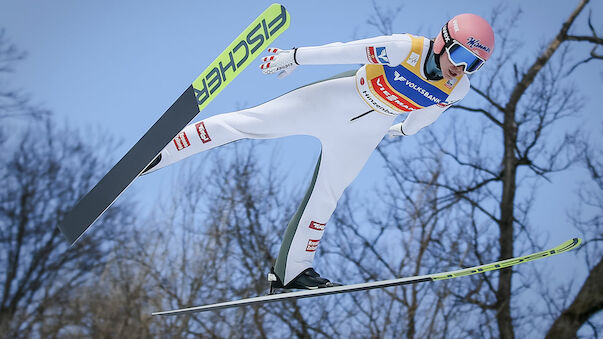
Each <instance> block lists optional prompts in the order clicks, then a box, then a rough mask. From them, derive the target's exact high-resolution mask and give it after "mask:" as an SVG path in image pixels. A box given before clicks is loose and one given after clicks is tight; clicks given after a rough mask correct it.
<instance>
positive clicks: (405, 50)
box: [295, 34, 412, 66]
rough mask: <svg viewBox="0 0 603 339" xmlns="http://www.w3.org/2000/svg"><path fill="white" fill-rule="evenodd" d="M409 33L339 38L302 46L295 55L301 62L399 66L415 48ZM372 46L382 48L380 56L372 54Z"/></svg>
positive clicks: (307, 63) (311, 63)
mask: <svg viewBox="0 0 603 339" xmlns="http://www.w3.org/2000/svg"><path fill="white" fill-rule="evenodd" d="M411 44H412V42H411V38H410V37H409V36H408V34H393V35H386V36H379V37H375V38H370V39H362V40H355V41H350V42H345V43H343V42H335V43H332V44H328V45H323V46H314V47H300V48H298V49H297V52H296V54H295V58H296V61H297V63H298V64H300V65H326V64H369V63H371V64H384V65H390V66H397V65H399V64H400V63H402V61H404V59H405V58H406V57H407V56H408V54H409V53H410V49H411ZM370 48H373V50H372V51H374V50H375V49H377V48H378V49H379V52H380V54H379V56H378V57H377V56H375V55H374V54H373V57H372V58H371V55H370V52H369V50H370Z"/></svg>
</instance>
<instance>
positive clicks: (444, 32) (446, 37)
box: [442, 24, 450, 43]
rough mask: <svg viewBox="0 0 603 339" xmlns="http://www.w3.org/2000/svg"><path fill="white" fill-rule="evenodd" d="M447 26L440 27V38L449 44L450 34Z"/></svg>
mask: <svg viewBox="0 0 603 339" xmlns="http://www.w3.org/2000/svg"><path fill="white" fill-rule="evenodd" d="M446 26H448V24H445V25H444V27H442V36H443V37H444V41H445V42H446V43H449V42H450V34H449V33H448V27H446Z"/></svg>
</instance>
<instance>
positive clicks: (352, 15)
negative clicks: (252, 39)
mask: <svg viewBox="0 0 603 339" xmlns="http://www.w3.org/2000/svg"><path fill="white" fill-rule="evenodd" d="M271 3H272V2H271V1H227V0H224V1H211V2H210V1H170V2H167V1H96V2H92V1H81V0H78V1H76V0H70V1H65V0H63V1H47V2H33V1H8V0H0V27H2V28H5V29H6V32H7V36H8V37H9V38H10V39H12V41H14V42H15V43H16V44H17V45H18V46H19V47H20V48H21V49H22V50H24V51H26V52H27V53H28V57H27V59H26V60H25V61H23V62H21V63H19V64H18V65H17V67H16V70H15V72H14V74H13V75H12V76H11V77H10V78H9V79H7V81H8V82H9V83H10V85H11V86H12V87H14V88H19V89H21V90H22V91H24V92H25V93H28V94H29V95H31V97H32V98H33V101H34V102H36V103H39V104H40V105H42V106H43V107H45V108H47V109H50V110H52V111H53V112H54V113H55V114H56V115H57V116H58V117H59V119H60V120H64V121H66V122H68V123H69V124H70V125H71V126H72V127H75V128H78V129H81V130H82V131H87V130H89V129H93V130H100V131H107V132H109V133H110V134H112V135H114V136H116V137H118V138H120V139H121V140H123V143H122V144H121V146H120V147H119V148H117V149H115V152H114V154H112V157H114V159H113V160H114V161H117V160H118V159H119V158H120V157H121V156H122V155H123V154H124V153H125V152H126V151H127V150H128V149H129V148H130V147H131V146H132V145H133V144H134V143H135V142H136V141H137V140H138V139H139V138H140V137H141V136H142V135H143V134H144V132H146V130H147V129H148V128H149V127H150V126H151V125H152V124H153V123H154V122H155V121H156V120H157V119H158V118H159V116H160V115H161V114H162V113H163V112H164V111H165V109H166V108H167V107H169V105H170V104H171V103H172V102H173V101H174V100H175V99H176V98H177V97H178V96H179V95H180V94H181V92H182V91H183V90H184V89H186V88H187V87H188V85H189V84H190V83H191V82H192V81H193V80H194V79H195V78H196V77H197V75H198V74H199V73H200V72H201V71H202V70H203V69H204V68H205V66H206V65H208V64H209V63H210V62H211V61H212V60H213V59H214V58H215V57H216V56H217V55H218V54H219V53H220V52H221V51H222V50H223V49H224V48H225V47H226V46H227V45H228V44H229V43H230V42H231V41H232V39H233V38H234V37H236V36H237V35H238V34H239V33H240V31H241V30H242V29H243V28H244V27H246V26H247V24H248V23H249V22H251V20H253V18H255V17H256V16H257V15H258V14H259V13H260V12H261V11H262V10H263V9H264V8H266V7H267V6H268V5H269V4H271ZM281 3H282V4H284V5H285V6H286V7H287V9H288V10H289V12H290V14H291V18H292V22H291V26H290V28H289V30H288V31H286V32H285V33H284V34H283V35H282V36H281V37H279V38H278V39H277V41H276V43H275V44H274V45H275V46H276V47H280V48H290V47H293V46H297V47H300V46H308V45H319V44H325V43H330V42H334V41H349V40H353V39H357V38H365V37H370V36H375V35H378V32H377V31H376V30H375V29H374V28H372V27H370V26H369V25H367V24H366V20H367V18H368V16H369V15H372V14H373V11H372V8H371V2H370V1H355V0H338V1H315V0H305V1H282V2H281ZM378 3H379V4H381V5H383V6H385V7H394V6H398V5H402V6H403V10H402V12H401V13H400V15H399V16H398V18H397V20H396V21H395V22H394V27H395V28H396V29H397V30H398V32H399V33H405V32H409V33H415V34H419V35H425V36H433V35H435V33H436V32H437V31H438V30H439V29H440V27H441V26H442V24H443V23H444V22H445V21H446V20H447V19H448V18H450V17H452V16H454V15H455V14H458V13H462V12H473V13H476V14H479V15H482V16H484V17H486V18H488V17H489V16H490V13H491V11H492V9H493V8H494V7H496V6H497V5H499V4H500V3H502V2H493V1H480V2H477V1H456V2H451V1H379V2H378ZM542 3H543V2H541V1H518V0H513V1H504V4H505V5H506V6H507V7H510V8H516V7H518V6H519V5H520V4H521V8H522V9H523V17H522V19H521V21H520V23H519V27H517V28H516V29H517V30H520V31H522V32H525V35H524V38H525V44H524V48H522V49H521V50H518V51H517V53H520V54H521V55H522V56H525V61H526V62H532V61H533V58H534V54H535V53H536V52H537V51H538V49H539V48H540V47H541V46H543V45H544V44H545V43H546V42H547V41H548V39H550V38H552V33H553V32H556V31H557V30H558V29H559V26H560V24H561V22H562V21H563V20H565V19H566V18H567V16H568V15H569V12H570V11H571V10H573V9H574V7H575V6H576V4H577V1H561V0H556V1H547V2H546V7H545V8H543V6H542ZM589 6H590V8H591V9H592V10H593V13H595V23H597V22H600V20H601V18H600V17H597V14H599V13H603V3H602V2H600V1H593V4H590V5H589ZM597 20H599V21H597ZM581 21H582V22H584V20H581ZM545 23H549V24H545ZM578 28H582V29H578V31H579V32H587V30H586V29H584V27H581V26H578ZM574 29H575V30H576V28H574ZM582 50H584V54H583V55H586V53H588V51H589V48H582ZM520 60H521V59H520ZM258 65H259V61H257V60H256V61H255V62H254V63H253V64H252V65H251V66H250V67H249V68H248V69H247V70H245V71H244V72H243V73H242V74H241V75H240V76H239V77H238V78H237V79H236V80H235V81H233V83H231V84H230V85H229V86H228V87H227V88H226V89H225V90H224V91H223V92H222V93H221V94H220V95H219V96H218V97H217V98H216V99H215V100H214V101H213V102H212V103H211V104H210V105H209V106H208V107H207V108H206V110H205V111H204V112H202V113H201V114H200V115H199V116H198V117H197V118H196V119H195V120H200V119H202V117H204V116H209V115H213V114H216V113H221V112H228V111H232V110H235V109H237V108H241V107H247V106H253V105H256V104H259V103H262V102H265V101H267V100H269V99H271V98H274V97H276V96H278V95H280V94H282V93H285V92H287V91H289V90H291V89H293V88H296V87H298V86H301V85H304V84H306V83H309V82H312V81H316V80H319V79H322V78H326V77H328V76H331V75H333V74H336V73H338V72H341V71H345V70H349V69H351V68H353V66H307V67H299V68H298V69H297V70H296V71H295V72H294V73H293V75H292V76H290V77H288V78H286V79H283V80H277V79H276V78H275V77H269V76H264V75H263V74H262V73H261V72H260V71H259V70H258V69H257V67H258ZM486 67H487V66H486ZM567 81H570V82H572V83H575V84H576V86H578V88H579V89H580V90H581V93H582V95H583V96H584V98H585V107H584V114H583V115H582V116H581V118H579V119H575V120H572V121H569V122H568V124H569V125H568V126H567V128H570V127H572V126H575V125H580V124H587V125H588V126H590V127H589V128H587V130H589V131H590V132H593V133H595V132H598V131H599V130H600V129H601V127H602V126H603V125H602V122H603V116H602V115H601V114H600V110H599V107H598V102H597V101H598V100H595V99H594V98H596V97H597V95H599V96H600V93H601V88H602V82H603V65H602V64H601V63H591V64H589V65H588V66H585V67H581V68H579V69H578V71H577V72H576V73H575V74H573V75H572V76H571V77H570V78H568V79H567ZM474 95H475V94H469V96H468V97H467V98H466V100H468V101H469V100H472V96H474ZM443 118H444V117H443ZM440 120H442V119H440ZM438 123H443V122H438ZM599 140H600V139H599ZM268 145H269V146H267V147H266V152H267V154H272V153H273V152H276V154H277V157H278V159H279V162H280V163H281V166H282V168H284V169H285V170H287V171H288V172H290V174H289V176H290V177H291V182H292V183H295V184H300V183H303V182H305V181H306V180H307V179H308V176H309V175H310V173H311V171H312V169H313V166H314V161H315V159H316V155H317V152H318V149H319V145H318V142H317V141H315V140H313V139H312V138H309V137H303V136H295V137H288V138H284V139H280V140H279V141H272V142H270V143H268ZM292 155H294V156H292ZM202 157H203V156H202V155H201V156H198V157H197V159H195V160H191V161H202V160H203V158H202ZM174 167H175V168H174V169H164V170H162V171H159V172H157V173H156V174H154V175H152V176H148V177H145V178H142V179H140V180H138V181H137V182H136V183H135V184H134V185H133V188H134V191H138V192H144V193H145V194H146V195H147V196H149V197H158V196H160V195H161V194H162V189H161V188H162V187H165V185H166V183H170V184H171V183H173V182H174V181H173V180H172V178H173V176H174V174H175V173H176V172H177V166H174ZM381 171H382V164H381V163H380V161H379V159H377V157H376V156H373V157H372V158H371V160H370V161H369V163H368V164H367V166H366V168H365V169H364V170H363V171H362V173H361V174H360V176H359V177H358V179H357V180H356V182H355V183H354V185H353V187H355V188H364V187H367V188H368V187H372V186H373V185H374V184H375V183H376V182H378V180H379V174H380V173H382V172H381ZM580 173H582V172H580V171H577V170H573V171H569V172H567V173H564V174H562V175H555V176H552V179H553V180H552V182H551V183H547V182H543V183H542V185H541V187H540V188H539V190H538V191H537V194H538V195H537V198H540V197H548V198H547V199H538V200H537V203H536V206H535V214H534V217H533V220H536V221H537V222H538V223H539V224H542V225H547V224H550V225H552V226H551V228H550V231H551V240H550V242H551V245H556V243H557V242H559V241H562V240H565V239H567V238H569V237H571V236H572V235H574V232H573V231H572V230H571V229H568V228H567V227H565V226H560V225H559V220H565V208H566V207H568V206H570V205H571V202H568V201H567V196H569V195H571V194H574V192H575V189H576V186H575V184H576V183H577V182H578V181H579V180H580V178H579V177H578V176H579V174H580ZM134 191H132V192H134ZM129 194H132V193H129ZM151 199H153V198H151ZM549 204H550V205H549ZM551 211H553V212H551ZM557 225H559V226H557Z"/></svg>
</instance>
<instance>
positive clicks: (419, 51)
mask: <svg viewBox="0 0 603 339" xmlns="http://www.w3.org/2000/svg"><path fill="white" fill-rule="evenodd" d="M432 44H433V43H432V42H431V41H430V40H429V39H427V38H424V37H418V36H412V35H410V34H394V35H391V36H381V37H376V38H371V39H364V40H357V41H352V42H348V43H333V44H328V45H324V46H317V47H302V48H298V49H297V51H296V55H295V58H296V62H297V63H298V64H300V65H304V64H363V65H364V66H362V67H361V68H360V69H359V70H358V71H357V72H356V71H355V72H354V73H355V74H354V73H349V74H347V76H345V75H344V76H340V77H335V78H331V79H328V80H325V81H321V82H318V83H314V84H311V85H308V86H305V87H301V88H299V89H296V90H294V91H291V92H289V93H287V94H285V95H282V96H280V97H278V98H276V99H273V100H271V101H269V102H267V103H264V104H262V105H259V106H256V107H252V108H248V109H243V110H240V111H237V112H232V113H225V114H220V115H215V116H212V117H209V118H207V119H205V120H203V121H200V122H197V123H194V124H191V125H189V126H187V127H185V128H184V129H183V130H182V131H181V132H180V133H179V134H178V136H176V138H175V139H174V140H173V142H171V143H170V144H169V145H167V146H166V147H165V148H164V149H163V150H162V151H161V160H160V162H159V163H158V164H157V165H156V166H155V167H153V168H152V169H151V171H154V170H156V169H159V168H162V167H165V166H167V165H169V164H172V163H174V162H176V161H179V160H182V159H184V158H186V157H189V156H191V155H193V154H196V153H199V152H203V151H206V150H208V149H211V148H213V147H217V146H220V145H224V144H227V143H229V142H232V141H235V140H239V139H243V138H252V139H267V138H278V137H282V136H288V135H300V134H303V135H311V136H314V137H316V138H318V139H319V140H320V142H321V145H322V151H321V155H320V157H319V160H318V164H317V165H316V169H315V172H314V175H313V177H312V181H311V184H310V187H309V188H308V191H307V193H306V196H305V197H304V198H303V200H302V202H301V205H300V206H299V208H298V210H297V212H296V214H295V215H294V216H293V219H292V220H291V221H290V223H289V225H288V226H287V229H286V231H285V235H284V239H283V243H282V245H281V249H280V252H279V255H278V258H277V261H276V264H275V267H274V269H275V273H276V275H277V276H278V277H279V278H280V280H281V281H282V283H283V284H287V283H289V282H290V281H291V280H293V279H294V278H295V277H296V276H297V275H298V274H300V273H301V272H302V271H304V270H305V269H306V268H309V267H312V262H313V259H314V255H315V253H316V249H317V248H318V244H319V242H320V239H321V237H322V235H323V233H324V229H325V225H326V224H327V222H328V221H329V218H330V217H331V214H332V213H333V211H334V210H335V206H336V205H337V201H338V200H339V198H340V197H341V195H342V194H343V191H344V189H345V188H346V187H347V186H348V185H350V183H351V182H352V181H353V180H354V178H355V177H356V176H357V175H358V173H359V171H360V170H361V169H362V167H363V166H364V164H365V162H366V161H367V159H368V158H369V156H370V154H371V153H372V152H373V150H374V149H375V148H376V147H377V145H378V144H379V142H380V141H381V139H382V138H383V137H384V135H385V134H386V133H387V132H388V129H390V127H392V128H394V129H397V131H398V132H401V134H403V135H412V134H415V133H417V132H418V131H419V130H420V129H421V128H423V127H425V126H427V125H429V124H431V123H433V122H434V121H435V120H436V119H437V118H438V117H439V116H440V114H441V113H442V112H443V111H444V110H445V109H446V108H447V107H448V106H449V105H450V104H452V103H454V102H456V101H458V100H460V99H462V98H463V97H464V96H465V94H467V92H468V90H469V80H468V78H467V76H466V75H464V74H463V75H460V76H459V77H457V78H455V79H452V80H446V79H442V78H441V77H440V79H439V80H428V79H427V78H426V75H425V72H426V68H425V67H426V66H425V64H426V60H427V59H428V57H429V56H430V55H431V53H432V52H431V48H432ZM432 58H433V57H432ZM403 113H404V114H408V116H407V117H406V119H405V120H404V122H403V123H401V124H397V125H394V126H391V125H392V123H393V122H394V119H395V118H396V116H397V115H399V114H403Z"/></svg>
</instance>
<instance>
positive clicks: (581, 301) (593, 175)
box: [546, 143, 603, 338]
mask: <svg viewBox="0 0 603 339" xmlns="http://www.w3.org/2000/svg"><path fill="white" fill-rule="evenodd" d="M592 144H593V145H596V143H592ZM582 148H583V152H582V153H581V154H582V155H583V157H582V159H581V160H582V161H581V162H582V163H583V164H584V168H585V169H586V170H587V171H588V174H589V178H590V180H589V181H588V182H586V183H584V185H585V186H584V187H583V188H582V189H581V191H580V200H579V201H580V204H581V208H578V209H577V210H575V211H574V213H573V214H572V220H573V223H574V225H576V227H577V228H578V229H579V230H580V231H581V232H582V234H583V238H584V239H585V241H584V244H583V245H582V248H581V251H583V252H584V254H585V261H586V266H587V268H588V270H589V271H590V272H589V274H588V277H587V279H586V280H585V281H584V282H583V284H582V287H581V288H580V290H579V292H578V294H577V295H576V296H575V297H574V299H573V300H569V302H568V304H565V305H563V307H556V309H555V311H554V312H552V313H553V315H554V316H556V317H557V318H556V319H555V320H554V322H553V325H552V326H551V327H550V329H549V330H548V333H547V335H546V338H574V337H576V336H577V333H578V330H579V329H580V328H581V327H582V325H584V324H585V323H586V324H588V327H589V328H590V329H591V331H592V336H593V337H597V336H598V333H600V331H601V330H602V329H603V323H599V324H597V323H595V322H591V321H590V320H591V317H592V316H593V315H594V314H596V313H597V312H600V311H601V309H603V289H602V288H601V286H603V251H602V249H601V244H602V243H603V162H602V159H603V149H602V148H600V146H596V147H589V146H588V144H584V146H583V147H582ZM564 291H566V290H563V291H561V292H562V293H563V292H564ZM557 297H558V298H556V299H557V300H564V301H566V302H567V301H568V298H567V297H566V298H564V297H563V296H562V295H557ZM547 302H548V303H550V304H551V305H555V306H557V304H558V302H556V301H555V298H550V299H548V300H547Z"/></svg>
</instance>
